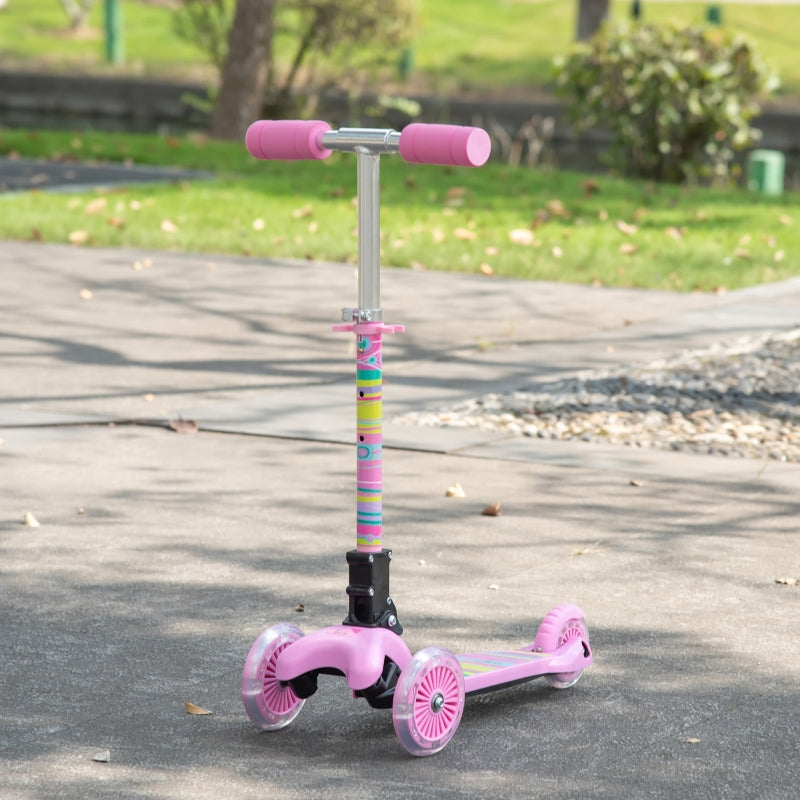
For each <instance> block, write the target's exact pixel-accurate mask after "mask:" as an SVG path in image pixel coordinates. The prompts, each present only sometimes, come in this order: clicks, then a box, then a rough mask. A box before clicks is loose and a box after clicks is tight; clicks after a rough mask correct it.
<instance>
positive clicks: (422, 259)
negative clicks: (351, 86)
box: [0, 131, 800, 291]
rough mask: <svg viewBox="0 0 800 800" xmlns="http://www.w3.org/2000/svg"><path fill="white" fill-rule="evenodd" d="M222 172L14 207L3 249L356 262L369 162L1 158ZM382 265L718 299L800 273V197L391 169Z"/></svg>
mask: <svg viewBox="0 0 800 800" xmlns="http://www.w3.org/2000/svg"><path fill="white" fill-rule="evenodd" d="M14 152H16V153H20V152H22V153H24V154H25V155H29V156H36V155H47V156H52V155H53V154H60V156H59V157H61V158H80V159H98V160H101V159H109V160H116V161H120V160H124V159H130V160H132V161H134V162H138V163H149V164H169V165H180V166H186V167H200V168H203V169H212V170H217V171H218V174H219V176H220V177H219V178H218V179H217V180H214V181H200V182H191V183H189V182H187V183H182V184H180V185H156V186H131V187H128V188H122V189H112V190H110V191H108V192H105V193H97V192H95V193H82V194H63V193H49V192H43V191H34V192H23V193H8V194H5V195H2V196H0V238H2V239H23V240H26V239H33V240H37V241H48V242H62V243H65V242H69V241H73V242H75V243H77V244H78V245H84V246H85V245H111V246H131V247H142V248H147V249H151V248H152V249H168V250H170V249H172V250H189V251H195V252H208V253H231V254H246V255H252V256H261V257H290V258H313V259H320V260H334V261H351V262H353V261H355V258H356V252H357V242H356V237H355V226H356V211H355V207H354V203H353V200H354V196H355V159H354V158H353V156H347V155H341V154H334V155H333V156H332V157H331V158H330V159H329V160H327V161H323V162H295V163H280V162H257V161H254V160H252V159H251V158H250V157H249V156H248V155H247V153H246V151H245V149H244V146H243V145H237V144H227V143H220V142H207V141H205V140H204V139H202V138H200V137H194V138H192V139H172V138H168V139H164V138H159V137H156V136H128V135H125V136H123V135H118V134H114V135H107V134H88V133H87V134H75V133H59V132H39V133H26V132H23V131H0V153H5V154H7V153H14ZM381 177H382V181H381V182H382V187H383V191H382V202H383V230H382V250H383V259H382V260H383V263H385V264H387V265H396V266H405V267H412V268H417V269H436V270H453V271H460V272H475V273H481V272H482V273H484V274H486V275H487V279H489V276H491V275H496V276H513V277H521V278H531V279H546V280H560V281H569V282H577V283H597V284H603V285H609V286H638V287H648V288H667V289H676V290H682V291H691V290H704V291H714V290H719V289H721V288H725V289H734V288H738V287H741V286H747V285H753V284H758V283H761V282H764V281H772V280H778V279H781V278H786V277H789V276H793V275H798V274H800V196H798V195H797V194H791V195H788V196H786V197H785V198H783V199H782V200H781V201H771V200H766V199H763V198H760V197H758V196H755V195H753V194H750V193H747V192H745V191H743V190H724V191H723V190H710V189H701V188H681V187H675V186H663V185H654V184H648V183H645V182H641V181H631V180H622V179H617V178H613V177H602V176H591V177H589V176H586V175H583V174H580V173H575V172H570V171H565V170H563V171H547V170H531V169H526V168H510V167H506V166H503V165H500V164H494V163H492V164H489V165H487V166H485V167H482V168H480V169H475V170H468V169H451V168H440V167H426V166H411V165H408V164H406V163H405V162H403V161H402V160H401V159H399V158H384V159H383V160H382V173H381Z"/></svg>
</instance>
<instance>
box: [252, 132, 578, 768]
mask: <svg viewBox="0 0 800 800" xmlns="http://www.w3.org/2000/svg"><path fill="white" fill-rule="evenodd" d="M246 144H247V149H248V150H249V151H250V154H251V155H253V156H254V157H255V158H260V159H280V160H298V159H322V158H327V157H328V156H329V155H330V154H331V151H333V150H340V151H344V152H354V153H355V154H356V159H357V167H358V307H357V308H345V309H343V311H342V321H343V322H344V324H342V325H336V326H335V327H334V330H337V331H348V332H352V333H354V334H355V337H356V351H357V352H356V458H357V462H356V463H357V468H356V549H355V550H351V551H349V552H348V553H347V556H346V558H347V563H348V565H349V577H350V584H349V585H348V587H347V595H348V597H349V613H348V615H347V618H346V619H345V620H344V622H343V623H342V624H341V625H333V626H331V627H328V628H323V629H322V630H318V631H314V632H313V633H310V634H308V635H305V636H304V635H303V633H302V631H301V630H300V629H299V628H297V627H296V626H294V625H291V624H288V623H280V624H278V625H275V626H273V627H271V628H268V629H267V630H265V631H264V632H263V633H262V634H261V635H260V636H259V637H258V639H256V641H255V642H254V644H253V646H252V648H251V649H250V652H249V654H248V656H247V660H246V661H245V665H244V671H243V673H242V700H243V701H244V707H245V709H246V711H247V714H248V716H249V717H250V719H251V720H252V721H253V722H254V723H255V725H256V726H258V727H259V728H262V729H263V730H269V731H273V730H278V729H279V728H283V727H285V726H286V725H288V724H289V723H290V722H292V720H293V719H294V718H295V717H296V716H297V714H298V713H299V711H300V709H301V708H302V706H303V703H304V702H305V700H306V698H308V697H310V696H311V695H312V694H314V692H315V691H316V689H317V678H318V676H319V675H320V674H326V675H339V676H343V677H344V678H345V680H346V681H347V685H348V686H349V688H350V689H351V690H352V693H353V695H354V697H363V698H365V699H366V700H367V702H368V703H369V704H370V705H371V706H372V707H373V708H391V710H392V719H393V721H394V728H395V732H396V733H397V737H398V739H399V740H400V743H401V744H402V745H403V747H404V748H405V749H406V750H407V751H408V752H409V753H411V754H412V755H415V756H429V755H432V754H433V753H437V752H439V750H441V749H442V748H443V747H444V746H445V745H446V744H447V743H448V742H449V741H450V739H451V738H452V737H453V734H454V733H455V732H456V729H457V728H458V724H459V722H460V721H461V714H462V712H463V710H464V698H465V696H466V695H468V694H477V693H480V692H488V691H492V690H494V689H501V688H504V687H507V686H511V685H512V684H517V683H522V682H524V681H528V680H531V679H533V678H538V677H540V676H541V677H544V679H545V680H546V681H547V682H548V683H549V684H550V685H551V686H554V687H555V688H557V689H566V688H567V687H569V686H572V685H573V684H574V683H575V682H576V681H577V680H578V678H580V676H581V673H582V672H583V670H584V669H585V668H586V667H588V666H589V665H590V664H591V663H592V651H591V649H590V647H589V635H588V632H587V629H586V624H585V622H584V620H583V612H582V611H581V610H580V609H579V608H578V607H577V606H574V605H560V606H556V607H555V608H553V609H552V610H551V611H550V612H549V613H548V614H547V615H546V616H545V618H544V620H543V621H542V623H541V625H540V626H539V629H538V631H537V633H536V637H535V639H534V641H533V644H531V645H529V646H527V647H524V648H522V649H520V650H510V651H505V650H503V651H491V652H484V653H464V654H462V655H453V654H452V653H450V652H449V651H447V650H445V649H443V648H441V647H426V648H425V649H423V650H420V651H419V652H418V653H416V654H414V655H412V653H411V651H410V650H409V648H408V646H407V645H406V644H405V642H404V641H403V639H402V638H401V634H402V627H401V625H400V622H399V620H398V617H397V609H396V607H395V605H394V601H393V600H392V597H391V594H390V592H389V563H390V561H391V558H392V551H391V550H388V549H385V548H384V547H383V543H382V538H381V537H382V498H383V489H382V442H383V431H382V367H383V364H382V358H381V341H382V337H383V334H385V333H398V332H400V331H402V330H403V327H402V326H401V325H385V324H384V323H383V313H382V310H381V305H380V212H379V208H380V198H379V193H380V185H379V170H380V157H381V156H382V155H385V154H394V153H400V155H401V156H402V157H403V158H404V159H405V160H406V161H407V162H409V163H412V164H440V165H448V166H462V167H478V166H481V165H482V164H483V163H485V162H486V160H487V159H488V157H489V152H490V149H491V144H490V140H489V136H488V134H487V133H486V132H485V131H483V130H481V129H480V128H469V127H460V126H456V125H422V124H412V125H409V126H407V127H406V128H404V129H403V131H402V132H401V133H398V132H396V131H393V130H380V129H362V128H342V129H340V130H338V131H335V130H331V127H330V126H329V125H328V124H327V123H325V122H318V121H310V122H309V121H278V122H272V121H261V122H256V123H254V124H253V125H251V126H250V129H249V130H248V131H247V138H246Z"/></svg>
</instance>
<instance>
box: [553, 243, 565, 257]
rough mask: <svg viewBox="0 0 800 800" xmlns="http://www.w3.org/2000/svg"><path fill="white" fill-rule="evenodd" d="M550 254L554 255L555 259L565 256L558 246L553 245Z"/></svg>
mask: <svg viewBox="0 0 800 800" xmlns="http://www.w3.org/2000/svg"><path fill="white" fill-rule="evenodd" d="M550 252H551V253H552V254H553V258H561V256H563V255H564V251H563V250H562V249H561V248H560V247H559V246H558V245H557V244H556V245H553V249H552V250H551V251H550Z"/></svg>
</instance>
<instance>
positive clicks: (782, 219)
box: [778, 214, 794, 225]
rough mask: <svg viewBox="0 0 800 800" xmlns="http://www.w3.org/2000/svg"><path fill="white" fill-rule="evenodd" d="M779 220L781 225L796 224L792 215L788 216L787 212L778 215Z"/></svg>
mask: <svg viewBox="0 0 800 800" xmlns="http://www.w3.org/2000/svg"><path fill="white" fill-rule="evenodd" d="M778 222H780V224H781V225H794V222H793V221H792V218H791V217H787V216H786V214H781V215H780V216H779V217H778Z"/></svg>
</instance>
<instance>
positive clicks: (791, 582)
mask: <svg viewBox="0 0 800 800" xmlns="http://www.w3.org/2000/svg"><path fill="white" fill-rule="evenodd" d="M775 583H780V584H782V585H783V586H797V585H798V584H800V578H775Z"/></svg>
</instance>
